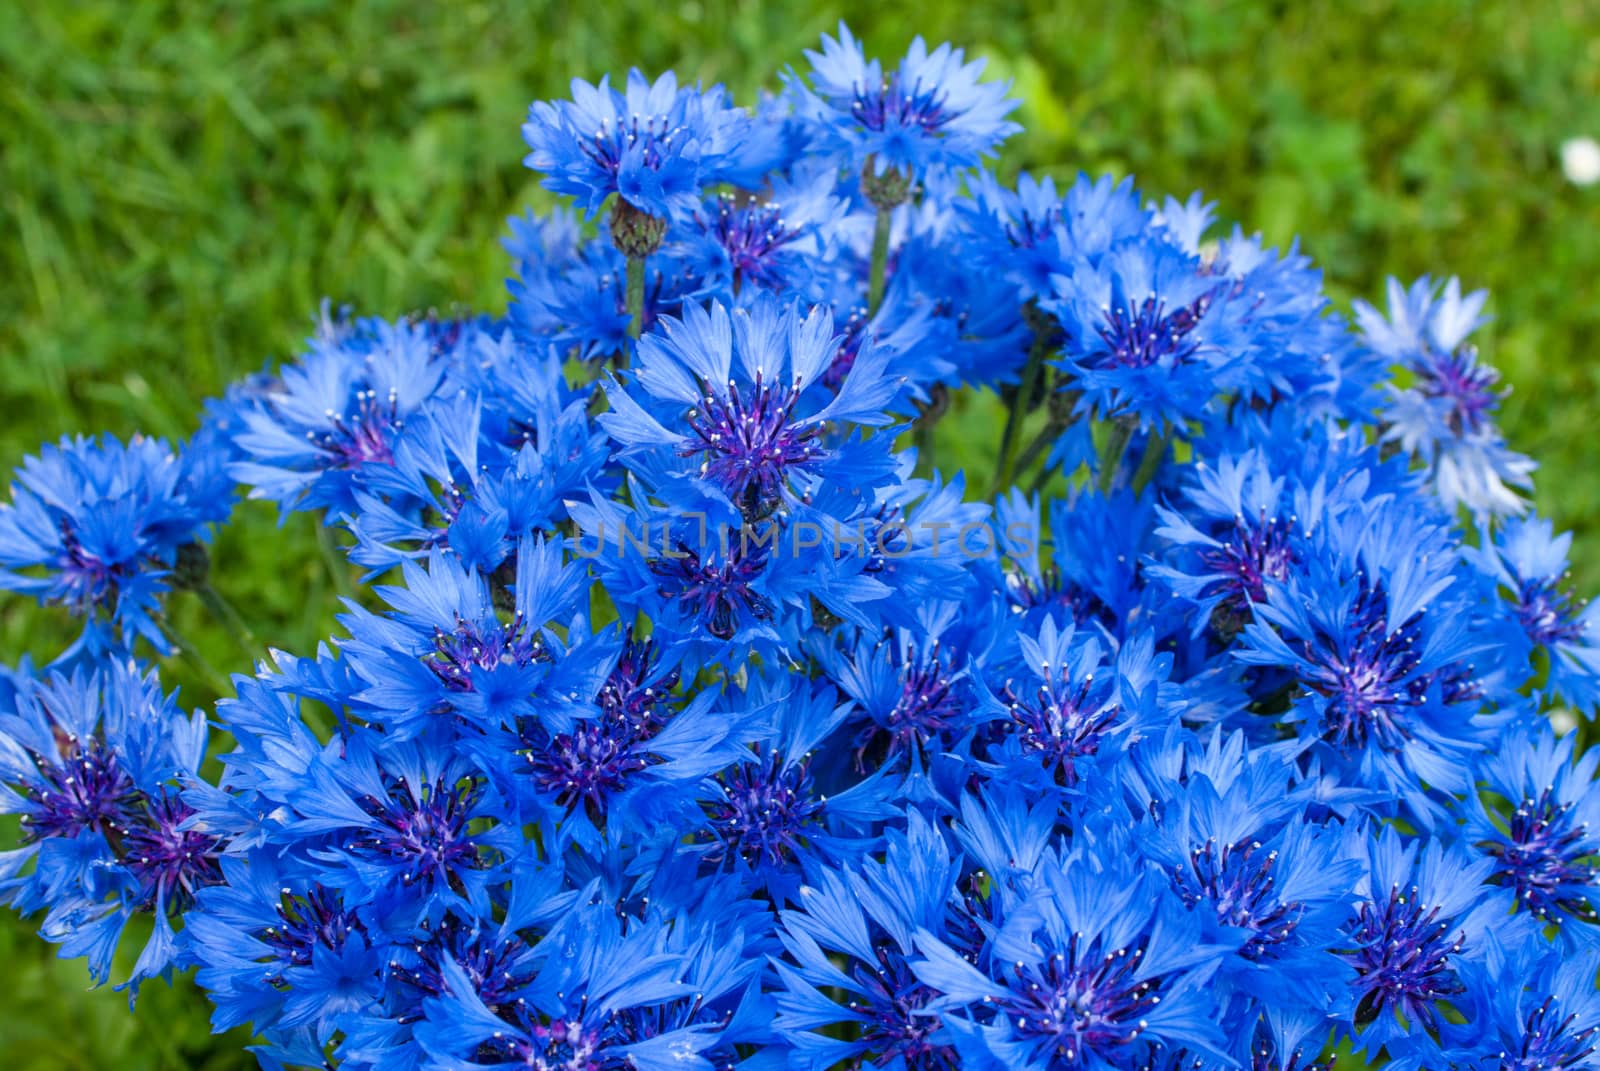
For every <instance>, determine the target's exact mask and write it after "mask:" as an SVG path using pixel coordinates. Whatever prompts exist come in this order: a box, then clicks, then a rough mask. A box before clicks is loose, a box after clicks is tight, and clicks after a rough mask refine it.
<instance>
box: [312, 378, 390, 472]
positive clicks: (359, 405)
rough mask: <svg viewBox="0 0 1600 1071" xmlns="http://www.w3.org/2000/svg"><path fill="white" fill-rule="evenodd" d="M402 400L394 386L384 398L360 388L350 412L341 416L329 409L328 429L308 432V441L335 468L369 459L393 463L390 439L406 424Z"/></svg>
mask: <svg viewBox="0 0 1600 1071" xmlns="http://www.w3.org/2000/svg"><path fill="white" fill-rule="evenodd" d="M398 403H399V395H398V393H397V392H396V391H395V390H394V389H393V388H390V390H389V393H388V395H387V397H385V398H383V399H381V400H380V399H379V398H378V395H377V392H376V391H373V390H360V391H357V392H356V396H355V405H354V406H352V407H351V410H350V412H349V413H347V414H345V415H342V416H341V415H340V414H338V413H335V412H334V411H333V410H331V409H330V410H328V412H327V414H326V417H327V419H328V427H327V429H326V430H324V431H321V432H317V431H308V432H306V440H307V441H308V442H310V443H312V444H313V445H314V446H316V448H317V449H318V450H319V451H321V452H322V453H323V454H324V455H326V456H327V458H328V460H329V464H330V465H331V466H332V467H333V468H337V469H353V468H356V467H358V466H360V465H364V464H367V463H369V462H370V463H375V464H379V465H390V464H393V463H394V452H393V450H392V449H391V447H390V439H391V438H392V437H393V436H394V434H395V432H397V431H399V430H400V427H401V423H402V422H401V420H400V413H399V404H398Z"/></svg>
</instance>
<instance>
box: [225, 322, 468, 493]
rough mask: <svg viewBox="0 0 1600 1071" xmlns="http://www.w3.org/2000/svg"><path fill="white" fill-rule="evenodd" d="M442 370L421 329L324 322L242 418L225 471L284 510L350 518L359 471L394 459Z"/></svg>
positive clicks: (430, 336) (407, 325) (404, 325)
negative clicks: (238, 456)
mask: <svg viewBox="0 0 1600 1071" xmlns="http://www.w3.org/2000/svg"><path fill="white" fill-rule="evenodd" d="M444 371H445V362H444V361H442V360H440V359H439V353H438V351H437V348H436V345H435V338H434V337H433V333H432V332H431V331H430V330H429V329H428V328H427V326H426V325H425V324H413V323H398V324H390V323H384V322H382V321H378V320H358V321H353V322H352V321H344V320H337V321H336V320H330V319H326V318H325V319H324V320H323V322H322V324H321V326H320V327H319V329H318V332H317V334H316V335H314V336H313V337H312V339H311V340H310V349H309V350H308V351H307V352H306V353H305V354H304V355H303V356H302V357H301V358H300V359H299V361H298V362H296V363H294V364H291V365H288V366H286V367H285V368H283V369H282V370H281V371H280V373H279V378H278V382H277V383H276V384H275V385H274V386H273V387H272V388H271V389H270V390H268V391H267V392H266V393H265V394H264V395H263V396H261V397H260V398H259V399H258V400H257V401H256V404H255V406H254V407H252V408H250V409H248V410H245V411H244V412H242V413H241V414H240V419H241V420H242V421H243V423H244V428H243V430H242V431H241V432H240V433H239V434H238V436H237V437H236V438H235V443H236V444H237V446H238V448H239V449H240V450H241V451H243V452H244V454H245V458H244V459H242V460H239V461H236V462H234V463H233V464H232V465H231V466H229V473H230V474H231V475H232V476H233V478H234V479H236V480H238V481H239V482H240V483H242V484H245V485H247V486H248V487H249V488H250V496H251V497H252V498H268V499H271V500H272V501H274V502H276V503H278V505H279V507H280V508H281V509H283V510H286V511H287V510H291V509H326V510H329V511H331V512H332V513H334V514H335V515H342V514H349V513H352V512H354V509H355V489H356V486H357V484H358V480H359V477H360V473H361V470H362V469H363V468H364V467H365V466H367V465H372V464H376V465H387V464H391V463H392V462H393V461H394V440H395V438H396V436H397V435H398V434H399V432H400V430H401V429H402V428H403V427H404V426H405V422H406V420H407V419H408V418H409V417H410V416H411V414H412V413H413V412H415V411H416V410H417V409H418V407H420V406H421V405H422V404H423V402H424V401H426V400H427V399H428V398H429V397H430V396H431V395H432V394H433V393H434V391H435V390H436V389H437V387H438V386H439V383H440V380H441V377H442V376H443V374H444Z"/></svg>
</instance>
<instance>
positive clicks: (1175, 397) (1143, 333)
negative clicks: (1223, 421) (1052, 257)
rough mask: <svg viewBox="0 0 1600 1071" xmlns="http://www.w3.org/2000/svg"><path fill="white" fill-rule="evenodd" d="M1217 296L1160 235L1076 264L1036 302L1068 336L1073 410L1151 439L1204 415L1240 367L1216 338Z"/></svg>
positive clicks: (1064, 354) (1218, 288) (1196, 264)
mask: <svg viewBox="0 0 1600 1071" xmlns="http://www.w3.org/2000/svg"><path fill="white" fill-rule="evenodd" d="M1223 289H1224V286H1223V283H1222V281H1220V280H1218V279H1217V278H1215V277H1214V276H1212V275H1210V274H1208V273H1206V272H1205V271H1203V270H1201V263H1200V261H1199V259H1198V258H1196V257H1195V256H1193V255H1191V254H1190V253H1188V252H1186V251H1184V250H1183V249H1181V248H1179V247H1178V246H1176V245H1174V244H1173V243H1172V242H1171V241H1169V240H1168V238H1167V236H1166V234H1165V232H1163V231H1158V230H1152V231H1149V232H1147V233H1145V234H1142V235H1139V236H1136V237H1133V238H1129V239H1126V240H1124V241H1122V242H1121V243H1119V244H1118V245H1116V246H1115V247H1113V248H1112V249H1111V250H1110V251H1108V252H1107V253H1106V254H1105V256H1104V257H1103V258H1102V259H1100V261H1099V262H1098V263H1094V262H1091V261H1089V260H1088V259H1087V258H1083V257H1078V258H1076V259H1075V260H1074V262H1073V264H1072V267H1071V270H1070V272H1068V273H1063V274H1060V275H1057V276H1055V292H1054V293H1053V294H1052V295H1050V296H1049V297H1048V298H1046V299H1045V300H1044V301H1042V302H1041V303H1040V307H1041V308H1043V309H1044V310H1045V311H1046V312H1048V313H1050V314H1052V315H1053V316H1055V317H1056V319H1057V320H1058V321H1059V323H1060V325H1061V329H1062V331H1063V332H1064V333H1065V336H1066V339H1065V342H1064V344H1063V347H1062V351H1061V356H1060V367H1061V370H1062V371H1063V372H1064V373H1065V374H1066V383H1067V387H1068V388H1069V389H1071V390H1073V391H1076V392H1078V394H1079V400H1078V402H1077V405H1076V411H1077V412H1078V413H1080V414H1094V415H1096V416H1100V417H1106V418H1109V417H1127V418H1129V419H1130V420H1133V421H1135V422H1137V424H1138V426H1139V427H1141V428H1144V429H1148V430H1154V431H1161V430H1163V429H1165V428H1167V427H1169V426H1173V425H1176V426H1179V427H1182V426H1183V425H1185V424H1186V423H1187V422H1189V421H1191V420H1195V419H1198V418H1199V417H1200V416H1202V415H1203V414H1204V412H1205V411H1206V409H1207V407H1208V406H1209V405H1210V404H1211V401H1212V399H1213V397H1215V395H1216V394H1217V387H1218V384H1219V381H1224V382H1225V381H1226V377H1227V375H1228V374H1229V371H1230V368H1231V366H1232V365H1233V363H1234V362H1235V361H1236V360H1237V359H1238V355H1237V354H1235V353H1234V352H1233V351H1232V350H1231V349H1230V348H1228V347H1226V346H1224V345H1220V344H1219V343H1220V342H1222V341H1223V340H1222V339H1221V338H1218V337H1214V333H1213V332H1214V330H1215V329H1216V327H1217V321H1216V320H1214V319H1213V318H1212V317H1211V316H1210V313H1211V311H1212V309H1213V308H1214V307H1215V306H1216V305H1217V304H1218V301H1219V297H1220V296H1221V292H1222V290H1223Z"/></svg>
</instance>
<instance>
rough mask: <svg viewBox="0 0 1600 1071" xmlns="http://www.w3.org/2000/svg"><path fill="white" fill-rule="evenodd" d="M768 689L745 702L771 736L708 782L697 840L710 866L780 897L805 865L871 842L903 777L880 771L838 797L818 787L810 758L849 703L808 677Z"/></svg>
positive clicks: (841, 721) (890, 810)
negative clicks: (767, 725) (767, 724)
mask: <svg viewBox="0 0 1600 1071" xmlns="http://www.w3.org/2000/svg"><path fill="white" fill-rule="evenodd" d="M769 688H770V686H762V687H760V688H757V689H756V690H755V691H753V692H752V693H751V694H749V695H747V696H746V697H745V702H746V703H749V704H751V705H752V706H754V707H755V708H756V709H757V710H758V711H761V713H762V714H763V715H764V719H765V720H769V721H770V724H771V725H772V726H773V728H772V732H771V738H770V739H768V740H762V741H757V742H756V743H754V744H753V745H752V746H751V747H750V748H749V749H747V750H746V752H745V754H743V755H742V756H741V757H740V759H739V761H737V762H735V763H732V764H730V765H729V766H728V767H727V768H726V769H723V770H722V771H720V772H719V773H718V774H717V775H716V776H715V777H713V778H708V779H707V780H706V781H705V783H704V784H703V785H702V790H701V808H702V810H703V814H704V816H703V819H702V822H701V828H700V830H699V831H698V833H697V838H698V840H699V841H700V842H701V844H702V849H701V850H702V852H703V855H704V858H705V859H706V861H707V862H709V863H711V864H712V865H714V866H717V867H719V868H725V869H732V870H733V871H734V872H736V873H739V874H744V875H748V879H749V880H750V882H751V883H752V885H753V886H756V887H761V886H765V887H768V888H771V889H774V890H778V891H783V890H792V889H793V888H794V887H795V886H796V885H797V884H798V881H799V878H800V864H801V862H802V861H803V860H815V861H818V862H828V861H833V862H838V861H840V859H841V858H848V857H849V856H850V855H852V854H854V853H856V852H858V851H860V850H862V849H864V848H866V847H868V846H870V843H871V842H870V839H868V838H867V837H865V836H864V835H863V834H864V833H865V832H866V831H868V830H869V829H870V827H871V825H872V823H873V822H875V821H878V820H881V819H886V818H889V817H891V816H892V815H893V814H894V813H895V809H894V805H893V803H892V802H891V800H892V798H893V795H894V792H895V790H896V788H897V787H898V781H897V780H896V779H895V778H893V777H891V776H889V775H888V774H887V773H886V772H885V771H882V770H880V771H878V772H876V773H874V774H871V775H869V776H867V777H865V778H863V779H861V780H859V781H856V782H855V783H854V784H852V785H849V786H848V787H847V788H845V790H844V791H840V792H829V791H828V790H827V786H824V785H819V784H818V782H817V779H816V778H815V777H814V776H813V775H812V769H811V765H812V760H813V758H814V756H815V755H816V753H817V752H818V750H819V749H820V748H821V747H822V745H823V743H824V742H825V741H827V740H828V739H829V738H830V737H831V736H832V735H833V734H834V732H835V731H836V730H837V729H838V728H839V727H840V726H841V725H843V724H844V722H845V719H846V718H847V716H848V715H849V712H850V705H849V704H848V703H842V702H840V701H839V696H838V694H837V693H836V692H834V691H833V689H832V688H831V687H828V686H826V685H823V686H821V687H812V686H811V685H809V684H807V683H805V682H804V681H803V680H800V681H797V682H795V683H794V684H793V685H792V689H791V690H790V691H788V692H786V693H780V694H777V695H770V694H768V689H769Z"/></svg>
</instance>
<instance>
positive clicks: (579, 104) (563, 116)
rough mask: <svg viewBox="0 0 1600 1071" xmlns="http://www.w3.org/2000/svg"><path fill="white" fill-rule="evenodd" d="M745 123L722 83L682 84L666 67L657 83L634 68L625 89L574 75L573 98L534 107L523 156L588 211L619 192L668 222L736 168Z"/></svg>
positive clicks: (639, 209)
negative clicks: (728, 98) (706, 88)
mask: <svg viewBox="0 0 1600 1071" xmlns="http://www.w3.org/2000/svg"><path fill="white" fill-rule="evenodd" d="M749 126H750V117H749V115H748V114H747V113H745V112H744V111H743V110H742V109H740V108H737V107H734V106H733V105H732V104H730V103H729V102H728V100H727V94H726V93H725V91H724V90H723V88H722V87H721V86H713V87H712V88H710V89H709V90H702V89H700V88H699V87H698V86H696V87H693V88H691V87H687V86H685V87H679V85H678V79H677V77H676V76H675V75H673V74H672V73H671V72H670V71H669V72H668V73H666V74H663V75H662V76H661V77H659V78H657V79H656V80H655V81H654V82H650V81H649V80H648V79H646V78H645V76H644V75H643V74H641V73H640V72H639V71H637V70H635V71H630V72H629V73H628V80H627V86H626V88H625V89H623V90H618V89H615V88H613V87H612V86H611V83H610V81H609V80H608V79H606V78H602V79H600V84H599V85H590V84H589V83H587V82H585V81H583V80H582V79H577V78H574V79H573V80H572V99H571V100H563V101H554V102H551V101H535V102H534V103H533V104H532V105H531V106H530V107H529V109H528V121H527V122H526V123H524V124H523V127H522V136H523V139H524V140H525V141H526V142H527V143H528V148H529V149H530V150H531V151H530V152H529V153H528V157H527V159H526V161H524V162H525V163H526V164H527V165H528V166H529V167H531V168H533V169H534V170H535V171H540V172H543V173H544V175H545V179H544V184H545V186H546V188H548V189H551V190H554V191H555V192H556V193H560V194H567V195H570V196H573V197H576V198H578V200H579V203H580V204H582V206H583V209H584V213H585V214H586V215H588V216H593V215H594V214H595V213H596V212H598V211H599V210H600V206H601V205H602V204H604V203H605V201H606V199H607V198H609V197H610V196H611V195H612V194H616V195H617V196H618V198H619V199H620V201H621V202H623V203H624V204H626V205H628V206H629V207H630V208H632V209H633V210H635V211H636V212H638V213H642V214H643V215H645V216H649V217H654V218H656V219H661V220H665V219H667V218H668V217H671V216H672V215H674V214H676V213H677V212H679V211H686V210H688V209H692V208H693V207H694V205H695V202H696V201H698V199H699V196H700V191H701V189H702V188H704V187H705V186H708V185H711V184H714V183H717V182H721V181H724V180H725V179H726V178H727V177H728V176H729V175H730V174H731V173H732V169H733V168H734V167H735V166H736V160H737V154H738V152H739V150H740V149H741V148H742V146H743V144H744V140H745V138H746V137H747V136H748V134H747V131H748V128H749ZM658 240H659V239H658Z"/></svg>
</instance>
